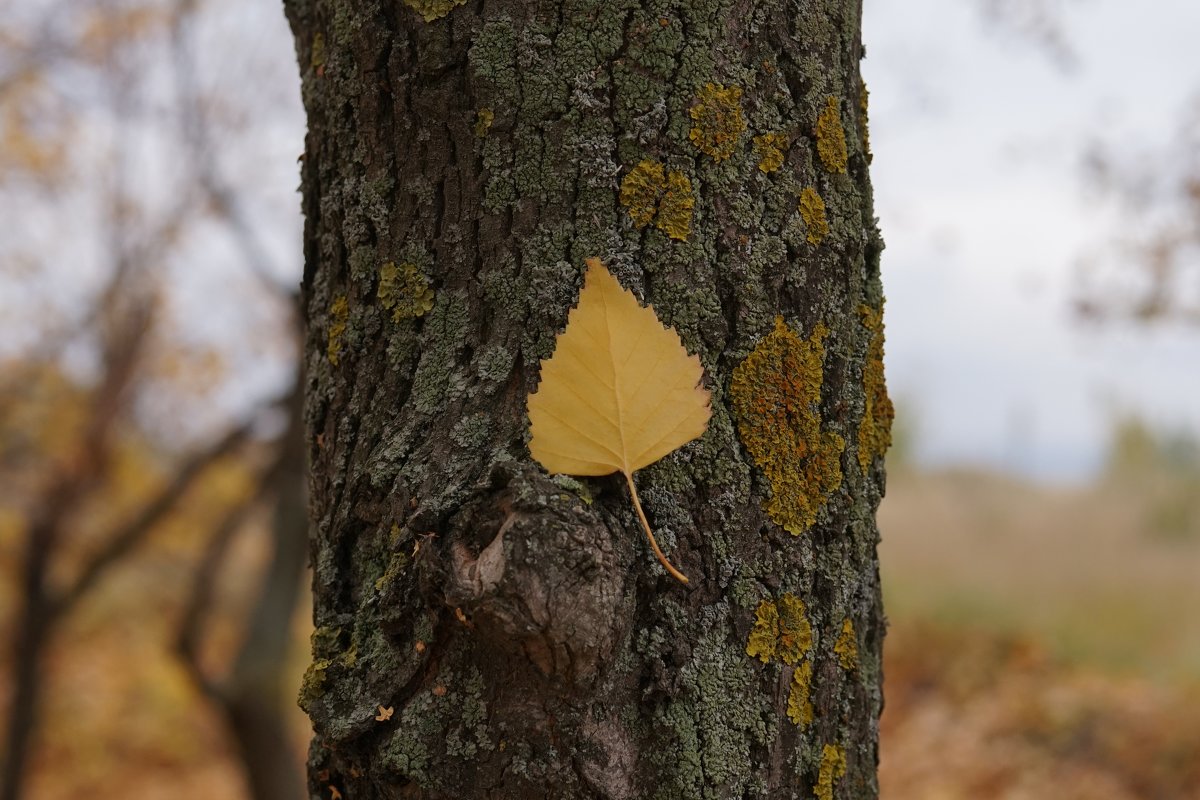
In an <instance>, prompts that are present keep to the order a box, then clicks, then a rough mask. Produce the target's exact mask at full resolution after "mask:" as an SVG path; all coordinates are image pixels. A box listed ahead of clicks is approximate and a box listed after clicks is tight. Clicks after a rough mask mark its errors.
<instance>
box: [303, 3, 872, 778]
mask: <svg viewBox="0 0 1200 800" xmlns="http://www.w3.org/2000/svg"><path fill="white" fill-rule="evenodd" d="M285 5H286V8H287V12H288V15H289V18H290V20H291V24H292V28H293V31H294V33H295V36H296V42H297V52H298V57H299V62H300V66H301V73H302V77H303V95H304V102H305V105H306V107H307V111H308V118H309V133H308V140H307V146H306V152H305V155H304V166H303V194H304V211H305V215H306V218H307V228H306V232H305V248H306V251H305V252H306V268H305V275H304V286H303V292H304V304H305V308H306V315H307V320H308V331H307V344H306V353H307V361H306V371H307V375H308V385H307V400H308V404H307V410H306V415H307V424H308V441H309V447H310V450H309V456H310V458H311V461H312V483H311V503H312V514H313V533H312V543H311V544H312V563H313V567H314V579H313V586H314V592H315V611H314V615H315V623H316V632H315V633H314V636H313V663H312V665H311V667H310V668H309V670H308V673H307V675H306V676H305V680H304V685H303V687H302V690H301V702H302V704H303V705H304V706H305V708H306V709H307V710H308V712H309V714H310V716H311V717H312V720H313V724H314V727H315V731H316V735H315V738H314V741H313V744H312V748H311V751H310V763H309V769H310V775H309V777H310V791H311V793H312V794H313V796H314V797H315V796H319V797H322V798H329V797H336V796H338V795H339V794H340V796H342V797H346V798H354V800H360V798H400V797H423V798H485V797H487V798H523V797H530V798H538V797H554V798H646V797H660V798H694V797H711V798H733V797H736V798H742V797H772V798H786V797H812V796H816V797H819V798H825V799H828V798H835V797H836V798H868V797H875V796H876V795H877V793H878V791H877V783H876V778H875V771H876V762H877V734H878V726H877V722H878V717H879V713H880V710H881V706H882V699H881V690H880V686H881V674H880V651H881V644H882V638H883V628H884V623H883V615H882V609H881V604H880V592H879V579H878V563H877V559H876V554H875V545H876V542H877V539H878V534H877V530H876V526H875V509H876V507H877V505H878V502H879V499H880V497H881V495H882V491H883V480H884V479H883V465H882V453H883V450H884V449H885V447H886V445H887V442H888V437H889V433H888V430H889V424H890V420H891V405H890V403H889V402H888V400H887V395H886V391H885V389H884V386H883V378H882V361H881V359H882V329H881V310H882V295H881V290H880V285H879V254H880V250H881V249H882V244H881V241H880V239H879V236H878V233H877V230H876V225H875V219H874V217H873V213H872V200H871V189H870V184H869V180H868V176H867V165H868V161H869V156H868V153H867V145H866V119H865V116H866V92H865V89H864V87H863V86H862V83H861V78H860V76H859V70H858V62H859V59H860V57H861V54H862V52H861V45H860V34H859V27H860V25H859V23H860V2H859V0H743V1H742V2H736V3H735V2H729V1H728V0H692V1H691V2H679V1H678V0H565V1H564V2H538V1H537V0H486V1H485V0H404V2H400V0H367V1H366V2H349V0H287V2H286V3H285ZM588 256H599V257H600V258H602V259H603V260H604V261H605V263H606V264H607V265H608V266H609V268H610V269H611V270H612V272H613V273H614V274H615V275H616V276H617V277H618V279H619V280H620V281H621V282H622V283H623V284H624V285H625V286H626V287H628V288H630V289H632V290H633V291H634V292H635V293H636V294H637V295H638V296H639V297H641V298H643V299H644V301H645V302H648V303H652V304H653V305H654V307H655V309H656V311H657V313H658V314H659V316H660V317H661V318H662V319H663V320H664V322H666V323H667V324H669V325H672V326H674V327H675V328H676V329H678V331H679V333H680V335H681V337H682V339H683V341H684V344H685V345H686V346H687V348H688V349H689V351H691V352H694V353H698V354H699V355H700V358H701V361H702V363H703V364H704V367H705V370H706V374H707V378H706V381H707V384H708V386H709V388H711V389H712V391H713V420H712V423H711V425H710V427H709V430H708V432H707V433H706V434H705V435H704V436H703V437H702V438H701V439H700V440H698V441H697V442H694V443H692V444H691V445H688V446H686V447H684V448H683V449H682V450H680V451H678V452H676V453H674V454H672V455H671V456H668V457H667V458H666V459H664V460H663V461H661V462H659V463H658V464H655V465H653V466H651V467H648V468H646V469H644V470H643V471H641V472H640V473H638V476H637V480H638V485H639V487H640V493H641V495H642V498H643V503H644V505H645V508H646V512H647V514H648V516H649V517H650V520H651V523H652V524H653V525H654V526H655V530H656V533H657V535H658V537H659V541H660V543H661V544H662V545H663V547H664V549H665V550H667V552H668V554H669V556H670V558H671V560H672V561H673V562H674V563H675V564H676V565H677V566H678V567H680V568H681V569H682V570H683V571H684V572H685V573H686V574H688V575H689V576H690V577H691V579H692V583H691V586H690V587H685V586H682V585H681V584H679V583H677V582H675V581H674V580H672V579H671V578H670V577H668V576H667V575H666V574H665V572H664V571H663V570H662V569H661V568H660V567H659V566H658V564H657V563H656V561H655V559H654V557H653V556H652V555H651V554H650V551H649V548H648V546H647V544H646V542H645V539H644V536H643V535H642V533H641V531H640V529H639V526H638V523H637V520H636V519H635V516H634V512H633V509H632V507H631V505H630V501H629V497H628V495H627V493H626V492H625V490H624V487H623V484H622V480H621V479H620V477H619V476H614V477H610V478H602V479H578V480H575V479H570V478H564V477H557V478H554V477H550V476H548V475H546V474H545V472H544V471H542V470H541V469H540V468H539V467H537V466H536V465H535V464H534V463H533V462H532V461H531V459H530V457H529V454H528V451H527V449H526V446H525V441H526V437H527V419H526V412H525V401H526V396H527V394H528V393H529V392H530V391H531V390H533V389H534V388H535V387H536V385H537V380H538V366H539V361H540V360H541V359H543V358H547V357H548V356H549V355H550V353H551V351H552V349H553V345H554V338H555V336H556V334H557V333H558V332H559V331H560V330H561V329H562V328H563V326H564V324H565V321H566V317H567V312H568V309H569V308H570V306H571V305H572V304H573V302H574V300H575V297H576V295H577V293H578V291H579V288H580V284H581V280H582V272H583V265H584V259H585V258H586V257H588Z"/></svg>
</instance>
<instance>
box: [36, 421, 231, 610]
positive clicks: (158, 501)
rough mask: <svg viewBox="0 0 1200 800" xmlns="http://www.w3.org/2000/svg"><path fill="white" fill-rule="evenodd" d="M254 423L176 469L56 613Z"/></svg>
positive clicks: (55, 604) (59, 600) (57, 601)
mask: <svg viewBox="0 0 1200 800" xmlns="http://www.w3.org/2000/svg"><path fill="white" fill-rule="evenodd" d="M252 427H253V424H252V423H246V424H243V425H240V426H238V427H236V428H234V429H233V430H231V431H229V432H228V433H227V434H225V436H223V437H221V438H220V439H219V440H217V441H216V442H214V443H213V444H212V445H210V446H209V447H207V448H205V449H203V450H201V451H200V452H198V453H196V454H194V455H193V456H192V457H191V458H189V459H188V460H187V461H186V462H185V463H184V464H183V466H182V467H180V469H179V470H178V471H177V472H176V473H175V477H174V478H173V479H172V480H171V482H170V483H168V484H167V485H166V486H165V487H163V489H162V490H161V491H160V492H159V494H158V495H157V496H156V497H155V498H154V499H153V500H151V501H150V502H149V503H147V504H146V505H145V506H143V507H142V510H141V511H140V512H139V513H138V515H137V516H136V517H135V518H134V519H132V520H130V521H129V522H128V523H126V524H125V525H124V526H122V527H121V528H120V529H119V530H118V531H116V532H115V533H114V534H113V535H112V536H110V537H109V538H108V539H107V541H106V543H105V545H104V547H103V548H102V549H101V550H100V551H99V552H98V553H96V554H95V555H94V556H93V557H92V558H91V560H89V561H88V563H87V564H86V565H85V566H84V567H83V569H82V570H81V571H80V572H79V575H78V576H77V577H76V578H75V580H74V581H73V582H72V583H71V584H70V586H68V587H67V588H66V589H64V590H63V591H62V592H61V593H60V594H59V595H58V597H56V598H54V600H53V601H52V603H51V612H52V616H56V617H57V616H60V615H62V614H64V613H66V612H68V611H70V610H71V609H72V608H73V607H74V606H75V604H76V603H78V602H79V600H80V598H82V597H83V596H84V595H85V594H87V592H88V591H89V590H90V589H91V588H92V587H93V586H94V585H95V584H96V582H97V581H99V580H100V578H101V577H103V575H104V573H105V572H106V571H107V570H108V568H109V567H111V566H112V565H113V564H115V563H116V562H117V561H119V560H120V559H121V558H122V557H123V556H124V555H125V554H126V553H128V552H129V551H130V550H132V549H134V548H135V547H137V546H138V545H139V544H141V542H142V540H144V539H145V538H146V536H147V535H149V533H150V532H151V531H153V530H154V527H155V526H156V525H157V524H158V523H159V522H161V521H162V520H163V519H164V518H165V517H166V516H167V514H168V513H170V512H171V510H172V509H173V508H174V507H175V505H176V504H177V503H178V502H179V500H180V499H181V498H182V497H183V496H184V495H185V494H187V492H188V490H189V489H191V488H192V486H193V485H194V484H195V483H196V481H197V479H198V478H199V477H200V476H201V475H202V474H203V473H204V471H205V469H207V468H208V467H209V466H210V465H211V464H212V463H213V462H215V461H216V460H217V459H219V458H221V457H222V456H224V455H227V454H228V453H231V452H232V451H233V450H235V449H236V448H237V447H238V446H239V445H241V444H242V443H243V442H245V441H246V439H247V438H249V435H250V431H251V429H252Z"/></svg>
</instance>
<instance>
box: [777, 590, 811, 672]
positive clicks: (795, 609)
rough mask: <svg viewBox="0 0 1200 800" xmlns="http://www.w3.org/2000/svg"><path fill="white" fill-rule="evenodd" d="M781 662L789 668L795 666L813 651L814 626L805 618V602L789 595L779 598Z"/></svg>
mask: <svg viewBox="0 0 1200 800" xmlns="http://www.w3.org/2000/svg"><path fill="white" fill-rule="evenodd" d="M776 606H777V608H778V609H779V646H778V647H777V648H776V653H777V654H778V656H779V660H780V661H782V662H783V663H785V664H788V665H789V666H790V665H792V664H795V663H796V662H797V661H799V660H800V659H801V658H803V657H804V656H805V654H807V653H808V651H809V650H811V649H812V626H811V625H809V624H808V617H807V616H805V614H804V612H805V610H806V609H805V608H804V601H803V600H801V599H800V598H799V597H796V595H794V594H791V593H788V594H785V595H784V596H783V597H781V598H779V602H778V603H777V604H776Z"/></svg>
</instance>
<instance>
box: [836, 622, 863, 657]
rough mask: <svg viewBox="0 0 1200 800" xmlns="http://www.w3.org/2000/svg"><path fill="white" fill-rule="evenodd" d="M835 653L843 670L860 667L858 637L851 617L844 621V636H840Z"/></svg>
mask: <svg viewBox="0 0 1200 800" xmlns="http://www.w3.org/2000/svg"><path fill="white" fill-rule="evenodd" d="M833 652H834V653H836V654H837V657H838V663H839V664H841V665H842V669H846V670H850V669H854V668H855V667H857V666H858V636H857V635H856V634H855V633H854V623H853V622H851V621H850V618H849V617H847V618H846V619H845V620H843V621H842V634H841V636H838V640H837V644H835V645H834V646H833Z"/></svg>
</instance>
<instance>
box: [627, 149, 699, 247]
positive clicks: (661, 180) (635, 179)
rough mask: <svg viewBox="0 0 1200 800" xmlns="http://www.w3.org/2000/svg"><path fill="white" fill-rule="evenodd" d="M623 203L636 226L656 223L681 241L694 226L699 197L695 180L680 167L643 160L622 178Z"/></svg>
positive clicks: (664, 231)
mask: <svg viewBox="0 0 1200 800" xmlns="http://www.w3.org/2000/svg"><path fill="white" fill-rule="evenodd" d="M620 201H621V205H622V206H624V207H625V209H626V210H627V211H628V212H629V218H630V219H632V220H633V224H634V226H635V227H637V228H639V229H641V228H644V227H646V226H647V225H649V224H650V223H651V222H653V223H654V227H656V228H658V229H659V230H660V231H662V232H663V233H665V234H666V235H667V236H669V237H671V238H672V239H676V240H678V241H684V240H686V239H687V237H688V234H689V233H691V230H692V210H693V209H694V208H695V206H696V198H695V197H694V196H693V195H692V182H691V180H689V179H688V176H687V175H684V174H683V173H682V172H679V171H677V170H671V171H670V172H667V170H666V169H665V168H664V167H663V165H662V164H660V163H658V162H657V161H650V160H645V161H641V162H639V163H638V164H637V166H635V167H634V168H633V169H631V170H629V172H628V173H626V175H625V177H624V178H623V179H622V180H621V194H620Z"/></svg>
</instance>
